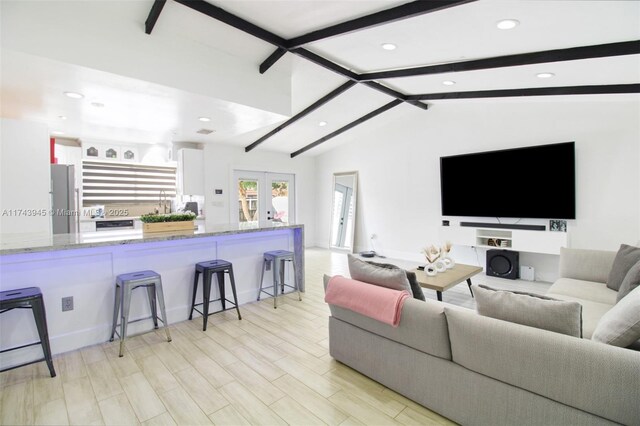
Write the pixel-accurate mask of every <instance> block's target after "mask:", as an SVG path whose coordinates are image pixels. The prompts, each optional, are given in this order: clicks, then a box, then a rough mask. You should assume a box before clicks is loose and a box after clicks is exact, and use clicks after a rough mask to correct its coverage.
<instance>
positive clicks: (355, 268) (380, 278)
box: [347, 254, 412, 294]
mask: <svg viewBox="0 0 640 426" xmlns="http://www.w3.org/2000/svg"><path fill="white" fill-rule="evenodd" d="M347 257H348V259H349V273H350V274H351V278H353V279H354V280H358V281H364V282H365V283H369V284H375V285H379V286H381V287H387V288H391V289H393V290H406V291H408V292H409V293H411V294H412V291H411V286H410V285H409V281H408V280H407V274H406V273H405V271H404V269H400V268H398V267H397V266H395V265H392V266H394V268H385V267H380V266H376V265H372V264H370V263H367V262H365V261H364V260H360V259H358V258H357V257H355V256H353V255H351V254H349V255H347Z"/></svg>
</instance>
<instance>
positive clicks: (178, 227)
mask: <svg viewBox="0 0 640 426" xmlns="http://www.w3.org/2000/svg"><path fill="white" fill-rule="evenodd" d="M194 228H195V224H194V221H193V220H186V221H182V222H153V223H143V224H142V231H143V232H144V233H145V234H153V233H156V232H185V231H192V232H193V230H194Z"/></svg>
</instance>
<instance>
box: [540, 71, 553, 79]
mask: <svg viewBox="0 0 640 426" xmlns="http://www.w3.org/2000/svg"><path fill="white" fill-rule="evenodd" d="M553 76H555V74H554V73H552V72H541V73H538V74H536V77H538V78H551V77H553Z"/></svg>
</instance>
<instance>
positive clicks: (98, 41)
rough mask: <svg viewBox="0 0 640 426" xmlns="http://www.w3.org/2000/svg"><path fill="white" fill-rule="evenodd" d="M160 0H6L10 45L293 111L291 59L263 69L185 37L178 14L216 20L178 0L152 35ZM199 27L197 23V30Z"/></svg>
mask: <svg viewBox="0 0 640 426" xmlns="http://www.w3.org/2000/svg"><path fill="white" fill-rule="evenodd" d="M152 4H153V3H152V2H151V1H149V0H147V1H38V2H34V1H7V0H4V1H2V2H0V8H1V10H2V14H1V16H2V22H1V25H0V27H2V37H1V39H2V48H3V49H11V50H15V51H19V52H24V53H28V54H31V55H36V56H43V57H46V58H50V59H54V60H57V61H61V62H65V63H71V64H76V65H80V66H84V67H88V68H93V69H97V70H101V71H106V72H110V73H113V74H118V75H123V76H127V77H132V78H136V79H139V80H142V81H150V82H153V83H157V84H161V85H165V86H169V87H175V88H177V89H181V90H185V91H188V92H191V93H198V94H201V95H205V96H211V97H213V98H217V99H224V100H227V101H231V102H236V103H240V104H242V105H249V106H252V107H256V108H259V109H263V110H266V111H272V112H276V113H280V114H289V113H290V112H291V77H290V73H289V69H288V67H287V66H286V61H280V62H283V64H284V65H283V64H279V65H277V66H276V67H274V68H273V69H270V70H269V72H268V73H265V74H260V73H258V72H257V66H258V63H259V60H258V62H256V60H255V59H253V58H252V59H247V58H242V57H241V56H233V55H231V54H228V53H226V52H223V51H220V50H218V49H214V48H213V47H210V46H207V45H205V44H204V43H200V42H199V41H198V39H197V36H194V39H192V38H191V37H189V36H188V35H187V36H185V35H184V31H182V32H181V33H177V34H176V33H175V32H174V31H175V28H174V25H175V23H173V24H172V22H173V21H174V19H177V18H176V16H175V14H179V15H180V16H182V17H183V18H184V25H185V26H188V25H189V24H190V23H192V22H194V21H197V22H201V20H204V21H206V22H207V23H210V24H211V25H215V21H214V20H213V19H210V18H208V17H206V16H200V14H198V13H197V12H192V13H185V12H191V11H187V10H186V9H185V7H184V6H181V5H178V4H173V2H168V4H167V5H166V6H165V8H164V10H163V13H162V15H161V16H160V19H159V20H158V23H157V25H156V28H155V29H154V31H153V33H152V34H151V35H147V34H145V32H144V21H145V20H146V18H147V16H148V14H149V10H150V8H151V5H152ZM172 14H173V16H170V15H172ZM185 14H186V15H187V17H185ZM163 18H164V19H163ZM169 18H174V19H169ZM163 21H164V22H165V25H163ZM167 21H169V22H167ZM197 28H198V26H197V24H196V25H195V29H194V32H195V31H198V29H197ZM185 29H186V28H185ZM266 51H268V50H266ZM267 55H268V53H267ZM265 57H266V56H265ZM176 65H179V66H176ZM72 89H73V88H69V89H67V90H72Z"/></svg>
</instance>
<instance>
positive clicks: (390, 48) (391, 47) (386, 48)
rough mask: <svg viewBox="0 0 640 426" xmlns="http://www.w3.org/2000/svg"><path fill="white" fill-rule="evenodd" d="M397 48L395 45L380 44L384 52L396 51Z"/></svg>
mask: <svg viewBox="0 0 640 426" xmlns="http://www.w3.org/2000/svg"><path fill="white" fill-rule="evenodd" d="M397 47H398V46H396V45H395V44H393V43H383V44H382V48H383V49H384V50H396V48H397Z"/></svg>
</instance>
